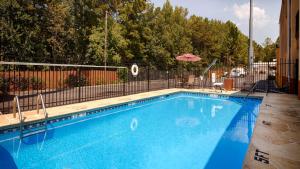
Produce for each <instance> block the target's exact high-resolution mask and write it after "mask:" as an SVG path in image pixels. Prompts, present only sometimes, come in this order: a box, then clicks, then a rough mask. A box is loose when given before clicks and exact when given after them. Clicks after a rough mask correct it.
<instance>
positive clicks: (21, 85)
mask: <svg viewBox="0 0 300 169" xmlns="http://www.w3.org/2000/svg"><path fill="white" fill-rule="evenodd" d="M13 83H14V85H15V88H16V89H19V90H27V89H28V87H29V80H28V78H25V77H16V78H15V79H14V80H13Z"/></svg>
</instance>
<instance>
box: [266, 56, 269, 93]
mask: <svg viewBox="0 0 300 169" xmlns="http://www.w3.org/2000/svg"><path fill="white" fill-rule="evenodd" d="M269 69H270V64H269V61H268V71H267V72H268V73H267V84H268V85H267V94H266V95H268V92H269V85H270V79H269Z"/></svg>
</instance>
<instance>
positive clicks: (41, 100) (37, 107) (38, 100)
mask: <svg viewBox="0 0 300 169" xmlns="http://www.w3.org/2000/svg"><path fill="white" fill-rule="evenodd" d="M40 102H41V103H42V108H43V112H44V116H45V125H47V118H48V112H47V111H46V107H45V102H44V98H43V95H42V94H39V95H38V96H37V99H36V111H37V114H39V110H40V108H39V105H40Z"/></svg>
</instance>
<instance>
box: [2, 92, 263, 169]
mask: <svg viewBox="0 0 300 169" xmlns="http://www.w3.org/2000/svg"><path fill="white" fill-rule="evenodd" d="M260 103H261V100H260V99H246V100H244V99H243V98H238V97H226V96H218V95H209V94H200V93H187V92H185V93H175V94H171V95H167V96H160V97H155V98H151V99H147V100H140V101H136V102H130V103H127V104H122V105H118V106H112V107H107V108H101V109H97V110H91V111H90V112H80V113H79V114H76V115H72V116H69V117H68V118H64V119H63V120H52V121H50V122H49V124H48V130H47V132H43V133H39V134H35V135H31V136H28V137H25V138H23V140H22V141H20V139H19V138H18V137H16V136H17V135H18V131H14V130H12V132H9V133H6V134H1V135H0V166H1V168H3V166H4V168H45V169H48V168H49V169H54V168H64V169H85V168H87V169H94V168H101V169H102V168H103V169H142V168H144V169H153V168H155V169H169V168H170V169H186V168H189V169H194V168H195V169H200V168H231V169H234V168H241V167H242V164H243V159H244V157H245V155H246V152H247V148H248V144H249V143H250V139H251V135H252V132H253V128H254V125H255V121H256V117H257V115H258V112H259V105H260Z"/></svg>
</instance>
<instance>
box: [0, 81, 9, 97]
mask: <svg viewBox="0 0 300 169" xmlns="http://www.w3.org/2000/svg"><path fill="white" fill-rule="evenodd" d="M0 91H1V93H3V94H4V95H6V94H8V92H9V80H8V79H6V78H4V77H0Z"/></svg>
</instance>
